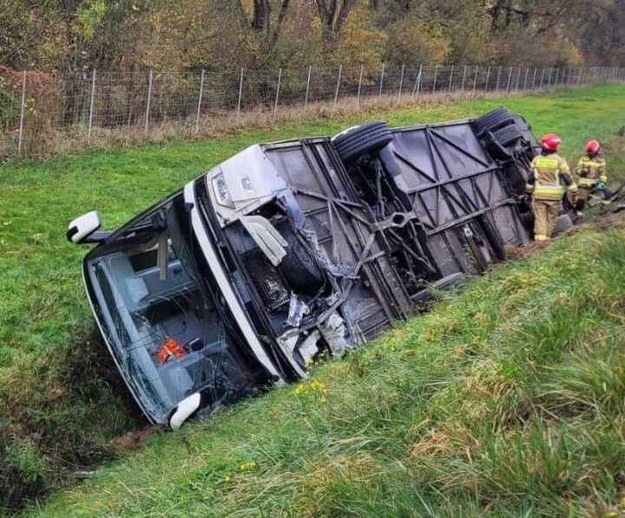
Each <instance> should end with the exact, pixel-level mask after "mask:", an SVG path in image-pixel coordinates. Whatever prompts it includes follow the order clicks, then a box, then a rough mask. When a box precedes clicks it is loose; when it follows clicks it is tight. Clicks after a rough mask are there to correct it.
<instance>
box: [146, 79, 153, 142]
mask: <svg viewBox="0 0 625 518" xmlns="http://www.w3.org/2000/svg"><path fill="white" fill-rule="evenodd" d="M153 79H154V72H153V71H152V70H150V75H149V76H148V100H147V102H146V103H145V133H147V132H148V130H149V129H150V103H151V102H152V81H153Z"/></svg>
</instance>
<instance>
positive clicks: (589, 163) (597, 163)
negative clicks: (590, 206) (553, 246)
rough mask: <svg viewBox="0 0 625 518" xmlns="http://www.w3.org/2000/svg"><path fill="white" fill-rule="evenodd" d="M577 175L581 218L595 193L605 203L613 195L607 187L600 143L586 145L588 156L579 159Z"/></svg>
mask: <svg viewBox="0 0 625 518" xmlns="http://www.w3.org/2000/svg"><path fill="white" fill-rule="evenodd" d="M576 173H577V175H578V178H579V180H578V182H577V184H578V185H579V200H578V202H577V214H578V215H580V216H581V215H582V211H583V210H584V207H585V205H586V202H587V201H588V199H589V198H590V196H591V195H592V194H593V193H595V192H599V193H601V195H602V197H603V199H604V201H607V200H609V198H611V197H612V194H613V193H612V192H611V191H610V190H609V189H608V188H607V187H606V183H607V181H608V176H607V171H606V164H605V158H603V156H602V153H601V144H600V143H599V141H597V140H591V141H589V142H588V144H586V154H585V155H583V156H582V157H581V158H580V159H579V162H578V163H577V170H576Z"/></svg>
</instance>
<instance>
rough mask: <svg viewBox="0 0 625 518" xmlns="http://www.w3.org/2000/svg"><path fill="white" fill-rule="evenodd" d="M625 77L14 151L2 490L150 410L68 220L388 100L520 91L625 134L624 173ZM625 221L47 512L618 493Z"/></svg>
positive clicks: (100, 453)
mask: <svg viewBox="0 0 625 518" xmlns="http://www.w3.org/2000/svg"><path fill="white" fill-rule="evenodd" d="M623 92H625V89H623V88H621V87H597V88H593V89H580V90H571V91H560V92H558V93H556V94H552V95H549V96H547V95H545V96H529V97H522V98H521V97H519V98H511V99H505V100H501V99H500V100H479V101H476V102H474V103H468V102H466V103H457V104H453V105H430V106H428V107H425V108H423V109H420V110H419V111H417V110H415V109H403V110H401V111H395V112H390V113H363V114H359V116H358V119H356V118H352V119H350V120H332V121H327V120H325V121H311V122H309V123H306V124H301V125H297V126H295V125H294V126H289V127H281V128H272V129H268V130H265V131H246V132H240V133H237V134H236V135H234V136H231V137H227V138H226V137H224V138H220V139H215V140H212V141H197V142H186V143H168V144H163V145H159V146H150V147H144V148H138V149H125V150H117V151H110V152H107V153H100V154H83V155H75V156H71V157H67V158H64V159H54V160H49V161H45V162H23V163H13V164H7V165H5V166H3V167H2V169H1V170H0V182H1V184H2V185H3V201H5V202H6V203H3V204H1V205H0V222H1V224H2V228H3V233H2V237H1V239H0V271H2V272H3V276H2V278H1V279H0V358H1V359H2V362H1V366H0V400H2V401H3V402H6V408H7V409H8V412H6V413H3V416H2V420H0V446H3V448H2V449H1V453H0V455H3V456H4V458H2V459H0V461H1V462H0V484H1V486H0V489H1V494H2V500H0V505H2V506H17V505H19V503H20V502H21V501H22V499H23V498H24V497H30V498H34V497H37V496H39V495H43V494H45V493H46V492H48V491H50V490H51V489H55V488H58V487H60V486H64V485H67V484H70V483H72V482H75V478H76V473H75V472H76V471H77V470H82V469H85V468H90V467H92V466H94V465H97V464H98V463H100V462H102V461H104V460H106V459H111V458H113V457H118V456H119V455H120V447H119V446H120V445H119V441H113V439H114V438H115V437H117V436H119V435H121V434H123V433H124V432H126V431H128V430H131V429H136V428H138V427H141V426H143V425H144V423H142V422H141V420H139V419H138V418H137V417H136V410H135V409H134V407H133V406H132V405H131V404H130V403H129V402H128V401H127V400H126V399H125V391H124V390H123V389H122V388H121V387H120V386H119V380H118V378H117V377H116V375H115V373H114V372H113V371H112V366H111V364H112V362H111V361H110V360H109V359H108V358H107V357H106V354H102V346H101V344H100V343H99V339H98V337H97V333H96V331H95V329H94V325H93V323H92V318H91V315H90V313H89V309H88V307H87V303H86V299H85V297H84V295H83V293H82V286H81V284H80V270H79V262H80V258H81V256H82V254H83V253H84V250H80V249H78V248H75V247H71V246H69V245H68V244H67V243H66V241H65V239H64V227H65V225H66V222H67V221H69V220H70V219H71V218H72V217H73V216H75V215H76V214H78V213H81V212H84V211H85V210H87V209H91V208H93V207H97V208H98V209H99V210H100V211H101V213H102V214H103V216H104V221H105V224H106V225H107V226H111V227H112V226H114V225H116V224H119V223H122V222H123V221H125V220H126V219H127V218H128V217H130V216H131V215H133V214H134V213H135V212H136V211H138V210H140V209H142V208H144V207H145V206H146V205H147V204H149V203H151V202H153V201H156V200H157V199H159V198H160V197H161V196H163V195H165V194H167V193H168V192H169V191H170V190H171V189H173V188H175V187H178V186H180V185H181V184H182V183H183V182H184V181H186V180H187V179H189V178H192V177H193V176H195V175H196V174H197V173H198V172H199V171H201V170H204V169H206V168H208V167H209V166H211V165H213V164H215V163H217V162H218V161H220V160H222V159H224V158H226V157H227V156H229V155H231V154H233V153H234V152H236V151H237V150H239V149H241V148H242V147H244V146H245V145H248V144H250V143H252V142H257V141H264V140H274V139H279V138H285V137H289V136H303V135H310V134H331V133H334V132H336V131H338V130H339V129H341V128H343V127H345V126H348V125H351V124H353V123H356V122H359V121H362V120H367V119H373V118H385V119H386V120H388V121H389V123H390V124H393V125H401V124H411V123H415V122H426V121H435V120H442V119H453V118H460V117H465V116H470V115H474V114H479V113H482V112H484V111H486V110H487V109H489V108H491V107H493V106H496V105H500V104H502V103H505V104H506V105H507V106H509V107H510V108H511V109H512V110H514V111H518V112H520V113H522V114H523V115H525V116H526V117H527V118H528V120H530V121H531V122H532V123H533V125H534V128H535V130H536V131H537V132H538V133H541V132H543V131H547V130H556V131H558V132H560V133H561V134H562V135H563V136H564V138H565V149H564V151H565V154H566V155H567V156H568V157H570V158H573V157H574V156H576V154H577V153H578V150H581V149H582V146H583V143H584V142H585V140H586V139H587V138H589V137H591V136H592V137H596V138H600V139H603V140H606V141H608V155H609V156H610V157H611V158H612V164H613V169H614V170H615V171H616V170H619V168H621V167H622V165H623V163H624V161H625V143H624V142H623V139H622V138H619V137H613V138H610V137H611V136H612V135H613V134H614V133H615V132H616V130H617V129H619V127H620V126H621V125H623V124H625V115H623V114H624V113H625V99H624V96H623ZM615 114H617V115H615ZM618 114H620V115H618ZM618 117H620V120H619V119H618ZM624 232H625V230H624V229H623V228H622V227H618V228H617V229H615V230H612V231H610V232H609V233H606V234H601V235H600V234H597V233H595V232H593V231H587V232H584V233H582V234H579V235H576V236H572V237H570V238H566V239H563V240H561V241H559V242H558V243H557V244H556V245H555V246H554V247H553V248H551V249H550V250H548V251H546V252H545V253H544V254H541V255H539V256H537V257H534V258H532V259H524V260H520V261H517V262H515V263H514V264H510V265H507V266H504V267H502V268H501V269H498V270H497V271H496V272H495V273H494V274H492V275H491V276H489V278H487V279H483V280H479V281H477V282H475V283H473V284H472V285H471V287H470V288H469V290H468V291H466V292H465V293H464V294H463V295H461V296H460V297H459V298H451V299H450V300H449V302H446V303H442V304H441V305H439V306H438V307H437V309H436V310H435V311H434V312H433V313H432V314H430V315H428V316H424V317H418V318H415V319H414V320H412V321H411V322H409V323H408V324H407V325H406V326H404V327H402V328H401V329H398V330H397V331H396V332H395V333H394V334H392V335H390V336H388V337H386V338H385V339H383V340H381V341H380V342H378V343H377V344H375V345H374V346H372V347H370V348H367V349H366V350H365V351H362V352H358V353H355V354H352V355H350V356H349V357H348V358H346V359H345V360H343V361H337V362H333V363H332V364H330V365H328V366H324V367H321V368H319V370H318V371H316V373H315V378H314V380H316V381H311V382H310V383H307V384H305V385H302V386H300V387H299V388H297V387H287V388H285V389H283V390H280V391H273V392H272V393H270V394H268V395H266V396H264V397H261V398H258V399H256V400H254V401H251V402H249V403H246V404H244V405H240V406H239V407H237V408H235V409H233V410H232V411H230V412H227V413H226V414H225V415H224V416H220V417H218V418H217V419H214V420H212V421H209V422H204V423H197V424H194V425H192V426H189V427H187V428H186V429H185V430H183V431H182V432H181V433H180V434H159V435H157V436H155V437H153V438H152V439H151V440H150V441H149V444H148V445H147V446H146V447H145V448H143V449H142V450H141V451H139V452H137V453H133V454H123V453H122V455H121V457H120V458H118V460H117V461H116V462H115V463H112V464H111V465H110V466H109V467H107V468H105V469H103V470H101V471H100V472H98V475H97V476H96V478H95V479H94V480H92V481H89V482H87V483H85V484H83V485H81V486H80V487H79V488H78V489H77V490H76V491H75V492H72V493H68V494H66V495H65V496H61V497H60V498H59V499H58V500H56V501H54V502H53V503H52V504H51V507H49V508H46V509H45V513H46V514H47V513H48V512H49V513H52V512H56V513H57V514H59V515H64V516H65V515H67V514H68V513H77V512H79V511H80V510H82V512H83V513H84V514H90V513H93V512H95V511H100V512H102V513H104V512H108V513H109V514H114V515H117V514H121V513H124V512H125V513H127V514H129V515H136V514H152V513H165V512H169V514H174V512H178V513H179V514H180V515H185V514H188V513H190V512H198V513H202V514H209V515H210V514H228V513H231V512H235V511H238V512H240V513H241V514H246V513H247V511H250V510H252V511H254V512H256V513H257V514H260V512H261V511H262V512H265V513H267V514H268V513H269V512H271V511H279V512H282V513H283V514H289V513H292V514H300V513H302V512H303V513H306V512H309V513H310V514H313V513H314V512H315V511H317V512H318V513H320V514H333V513H334V514H342V513H353V514H359V513H361V512H369V513H371V514H384V513H386V514H396V513H401V512H402V510H408V509H411V508H415V509H416V508H418V507H414V506H419V505H420V506H430V505H431V506H437V508H439V509H440V510H441V512H444V511H445V510H446V509H447V512H451V510H452V509H454V508H457V506H458V505H462V506H463V508H465V509H467V510H468V511H467V512H472V513H473V514H479V513H480V512H481V511H484V510H486V509H487V508H489V509H490V507H487V506H490V505H491V504H492V505H493V506H494V507H493V509H499V510H500V511H501V512H503V511H505V509H506V506H509V505H514V506H515V507H516V508H518V509H519V510H522V509H528V510H529V509H534V508H535V509H536V510H540V511H542V512H548V511H550V510H562V509H564V508H565V507H566V506H567V505H568V503H567V502H570V503H571V505H573V506H576V507H579V506H582V505H586V504H588V505H590V504H594V503H598V504H600V505H603V504H607V503H615V502H616V501H617V497H618V496H619V490H620V487H619V484H620V482H619V480H621V478H619V477H622V473H621V470H622V465H621V464H620V463H621V462H622V460H621V458H625V457H623V456H622V455H621V456H620V457H619V456H618V455H617V453H620V452H619V450H618V448H620V446H619V444H620V445H622V439H621V440H620V442H619V441H618V440H617V439H618V438H619V435H618V434H619V431H618V428H617V427H616V425H614V423H617V424H618V423H619V420H620V419H622V405H620V406H619V403H618V402H619V399H618V395H619V394H620V395H621V396H622V391H623V387H622V362H619V361H618V360H619V356H618V355H619V354H620V352H619V350H618V348H619V345H620V341H619V340H621V338H622V336H621V334H622V330H621V324H622V318H623V316H622V308H621V307H620V304H621V300H622V297H623V289H625V288H623V287H622V282H621V281H622V279H621V276H622V272H621V270H622V261H623V259H622V257H623V252H624V250H623V245H622V244H620V242H622V237H623V234H624ZM619 241H620V242H619ZM4 272H6V273H4ZM476 301H477V302H476ZM529 315H531V316H532V318H528V316H529ZM571 315H574V318H571ZM589 344H592V345H593V347H588V345H589ZM612 358H613V359H614V361H611V359H612ZM608 360H610V361H608ZM558 369H560V370H558ZM592 369H595V371H593V370H592ZM597 369H603V370H602V371H601V376H600V377H599V378H598V379H600V380H601V382H600V383H599V384H596V381H595V380H596V379H597V376H596V372H599V371H598V370H597ZM558 376H559V377H558ZM567 380H571V383H568V381H567ZM576 380H577V381H576ZM550 383H551V384H550ZM603 383H605V387H606V388H605V389H604V385H603ZM326 390H327V395H326ZM619 390H620V392H619ZM593 431H594V432H596V433H594V434H593V433H591V432H593ZM525 441H528V445H529V446H528V449H527V450H526V449H525V448H521V446H520V445H522V444H523V443H524V442H525ZM611 441H614V443H612V442H611ZM515 445H517V447H516V449H515ZM576 448H584V449H586V450H587V452H588V453H587V455H586V456H582V455H577V454H576V453H575V452H576V451H581V449H580V450H577V449H576ZM511 452H515V453H514V455H516V454H517V453H518V455H519V457H518V459H517V461H516V464H515V463H514V462H512V460H513V459H511V458H510V457H511V456H513V455H512V454H511ZM601 466H606V468H605V469H603V468H601ZM498 470H501V471H498ZM506 470H507V471H506ZM556 480H560V482H559V483H558V484H555V483H554V481H556ZM528 484H529V485H528ZM373 487H375V488H376V491H373V490H372V488H373ZM527 487H530V490H531V491H530V493H529V495H527V496H522V495H520V491H521V488H527ZM259 488H263V489H262V490H260V489H259ZM415 488H423V489H422V490H419V491H416V490H415ZM595 490H596V491H595ZM267 495H271V498H266V496H267ZM415 499H416V500H415ZM419 502H421V503H419ZM385 506H387V507H385ZM423 509H425V507H423Z"/></svg>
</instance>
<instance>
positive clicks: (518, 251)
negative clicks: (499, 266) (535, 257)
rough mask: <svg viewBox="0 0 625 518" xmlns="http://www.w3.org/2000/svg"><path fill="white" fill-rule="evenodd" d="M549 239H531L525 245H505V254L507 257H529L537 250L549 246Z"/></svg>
mask: <svg viewBox="0 0 625 518" xmlns="http://www.w3.org/2000/svg"><path fill="white" fill-rule="evenodd" d="M549 243H550V241H532V242H531V243H530V244H528V245H525V246H510V245H506V247H505V250H506V255H507V256H508V259H519V258H521V257H529V256H531V255H532V254H535V253H536V252H538V251H539V250H544V249H545V248H547V247H548V246H549Z"/></svg>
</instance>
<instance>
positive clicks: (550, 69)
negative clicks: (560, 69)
mask: <svg viewBox="0 0 625 518" xmlns="http://www.w3.org/2000/svg"><path fill="white" fill-rule="evenodd" d="M552 77H553V67H550V68H549V79H548V80H547V86H548V87H551V78H552Z"/></svg>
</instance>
